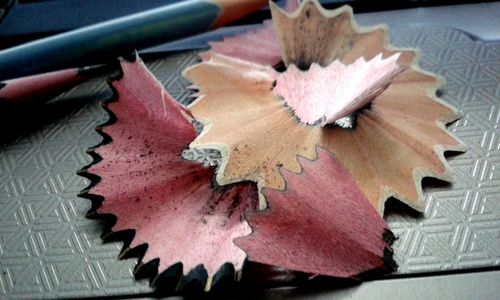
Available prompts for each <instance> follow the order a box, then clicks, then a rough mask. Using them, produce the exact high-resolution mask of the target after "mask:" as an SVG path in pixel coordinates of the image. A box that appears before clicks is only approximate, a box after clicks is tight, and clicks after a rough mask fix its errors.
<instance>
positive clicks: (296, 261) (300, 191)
mask: <svg viewBox="0 0 500 300" xmlns="http://www.w3.org/2000/svg"><path fill="white" fill-rule="evenodd" d="M317 151H318V159H317V160H315V161H310V160H307V159H304V158H299V162H300V164H301V165H302V168H303V170H302V172H301V173H300V174H296V173H292V172H289V171H286V170H284V169H282V170H281V171H282V174H283V177H284V178H285V179H286V182H287V185H286V189H285V190H284V191H281V190H275V189H263V191H262V193H263V194H264V195H265V197H266V200H267V203H268V208H267V209H266V210H265V211H262V212H256V213H248V214H247V220H248V222H249V223H250V226H251V227H252V228H253V230H254V232H253V233H252V235H250V236H247V237H243V238H240V239H237V240H236V244H237V245H238V246H240V247H241V248H242V249H243V250H245V252H246V253H247V254H248V256H249V259H250V260H251V261H256V262H259V263H264V264H270V265H277V266H281V267H284V268H288V269H291V270H296V271H302V272H306V273H312V274H320V275H329V276H335V277H352V276H355V275H357V274H359V273H361V272H364V271H369V270H373V269H377V268H380V267H382V266H384V260H386V261H391V260H392V258H391V257H390V255H389V256H387V253H385V252H387V250H386V249H389V247H390V245H388V244H387V243H386V242H385V241H384V239H383V236H386V235H387V230H388V229H387V225H386V224H385V222H384V220H383V219H382V218H381V217H380V216H379V215H378V213H377V211H376V210H375V209H374V208H373V207H372V206H371V205H370V203H369V201H368V200H367V199H366V197H365V196H364V195H363V193H362V192H361V191H360V189H359V188H358V187H357V185H356V183H355V181H354V180H353V178H352V177H351V175H350V174H349V172H348V171H347V170H346V169H345V168H344V167H343V166H342V164H341V163H340V162H339V161H338V160H337V159H336V158H335V157H334V156H333V155H331V154H330V153H328V152H327V151H326V150H323V149H322V148H320V147H318V148H317ZM389 235H390V234H389ZM389 242H391V241H389ZM389 252H390V251H389ZM384 256H385V257H384Z"/></svg>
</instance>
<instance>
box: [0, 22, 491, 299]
mask: <svg viewBox="0 0 500 300" xmlns="http://www.w3.org/2000/svg"><path fill="white" fill-rule="evenodd" d="M391 34H392V37H393V44H394V45H396V46H406V47H408V46H411V47H419V48H421V49H422V52H423V59H422V67H423V68H424V69H426V70H429V71H432V72H435V73H438V74H441V75H443V76H444V77H446V79H447V83H446V85H445V86H444V87H443V88H442V89H441V91H442V98H443V99H444V100H445V101H446V102H448V103H450V104H452V105H455V106H456V107H457V108H458V109H460V110H462V111H463V112H464V117H463V118H462V119H461V120H459V121H458V122H456V123H454V124H453V125H452V126H450V127H449V129H450V131H452V132H453V133H454V134H455V135H456V136H457V137H458V138H459V139H461V140H462V141H463V142H464V143H465V144H467V145H468V146H469V151H468V152H467V153H466V154H464V155H458V156H452V157H449V163H450V165H451V166H452V168H453V169H454V171H455V179H456V181H455V183H454V184H453V185H452V186H427V188H426V189H425V191H426V202H427V206H426V210H425V213H424V216H421V215H418V214H415V213H413V212H412V211H411V210H409V209H407V208H405V207H402V206H397V207H396V205H393V206H392V207H391V208H389V212H388V213H387V214H386V220H387V222H388V223H389V225H390V227H391V228H392V230H393V231H394V232H395V234H396V235H398V236H399V240H398V241H397V242H396V244H395V257H396V260H397V261H398V263H399V265H400V270H399V271H398V273H396V274H395V275H392V277H393V278H394V279H386V280H383V281H380V282H377V281H375V282H371V283H368V284H363V285H362V286H361V287H359V288H356V289H354V290H352V288H348V289H341V290H336V291H322V292H321V294H317V293H315V295H316V296H318V297H328V296H332V295H334V294H335V295H338V296H346V297H353V296H357V297H361V298H364V296H363V295H376V294H372V293H370V292H369V289H370V287H372V288H373V289H375V290H377V291H382V290H383V289H384V287H386V288H387V286H389V285H390V283H391V282H395V281H400V282H401V284H403V282H406V283H407V284H409V285H410V286H418V285H419V284H422V286H425V280H423V279H421V278H425V277H418V278H420V279H418V278H413V276H416V275H418V274H427V273H429V274H432V273H436V272H437V273H440V272H443V271H451V272H455V271H466V270H472V269H474V270H477V269H479V270H481V269H482V268H491V267H493V268H500V201H499V199H500V138H499V127H500V42H487V43H485V42H481V41H479V40H473V39H471V37H470V36H468V35H467V34H464V33H463V32H460V31H457V30H453V29H450V28H443V27H433V26H428V25H427V26H423V27H420V26H419V27H414V26H408V27H399V28H395V29H393V30H391ZM195 61H196V56H195V55H194V53H191V52H189V53H176V54H171V55H165V56H163V57H161V58H156V59H154V60H150V61H149V62H148V65H149V67H150V68H151V70H152V71H153V73H155V75H156V76H157V77H158V78H159V79H160V80H161V82H162V83H163V84H164V85H165V86H166V88H167V89H168V90H169V91H170V92H171V93H172V94H173V95H174V96H176V97H177V98H179V99H181V101H182V102H184V103H186V101H188V98H187V92H186V90H185V87H186V85H187V83H186V82H185V81H184V80H183V79H182V78H181V77H180V75H179V72H180V71H181V70H182V69H183V68H184V67H186V66H188V65H190V64H193V63H194V62H195ZM110 95H111V91H110V90H109V88H108V87H107V85H106V83H105V82H104V80H102V79H99V80H94V81H91V82H88V83H86V84H84V85H82V86H80V87H77V88H75V89H73V90H71V91H69V92H68V93H65V94H64V95H61V96H60V97H59V98H58V99H56V100H57V101H52V102H51V103H49V104H47V105H45V106H44V107H43V108H42V109H40V111H39V114H38V115H37V116H36V117H35V118H33V119H30V120H29V122H31V123H32V126H31V127H32V128H35V129H31V130H26V131H25V132H22V133H20V134H19V135H18V138H17V139H16V140H15V141H14V142H12V143H9V144H6V145H0V270H1V272H0V298H12V299H26V298H68V297H79V298H84V297H96V296H125V295H130V296H133V295H135V296H137V297H142V296H147V295H148V293H150V292H151V291H152V290H151V288H150V287H149V285H148V282H147V281H144V280H143V281H136V280H134V278H133V275H132V270H133V267H134V265H135V263H136V259H126V260H118V259H117V255H118V253H119V251H120V249H121V243H118V242H115V243H107V244H104V243H103V242H102V240H101V239H100V234H101V233H102V225H103V224H101V223H99V222H98V221H95V220H88V219H85V218H84V215H85V213H86V212H87V210H88V209H89V208H90V203H89V202H88V201H87V200H85V199H80V198H77V197H76V194H77V193H78V192H79V191H80V190H82V189H83V188H85V187H86V186H87V184H88V182H87V181H86V180H85V179H83V178H82V177H78V176H77V175H76V170H78V169H79V168H81V167H82V166H84V165H86V164H88V163H89V162H90V161H91V158H90V157H89V156H88V155H87V154H86V153H85V150H86V149H87V148H88V147H90V146H93V145H95V144H97V143H99V141H100V136H99V135H98V134H97V133H95V132H94V127H95V126H96V125H98V124H100V123H102V122H103V121H105V120H106V119H107V115H106V113H105V112H104V111H103V110H102V109H101V108H100V106H99V105H98V103H97V101H98V100H103V99H106V98H108V97H109V96H110ZM190 155H193V156H196V157H198V159H200V160H205V161H208V162H209V163H212V164H214V163H216V162H217V159H218V157H217V154H214V152H192V153H191V154H190ZM474 274H479V275H477V276H476V275H474ZM474 274H472V273H471V274H464V276H465V277H460V276H458V275H457V276H455V277H454V278H455V279H450V280H451V281H452V282H455V286H456V287H470V289H473V288H474V287H473V285H472V284H471V283H470V282H474V280H476V281H478V282H482V283H483V284H488V283H489V285H490V286H497V285H498V278H499V276H498V272H489V273H474ZM484 274H486V275H484ZM488 274H490V275H488ZM467 276H469V277H467ZM470 276H472V278H476V279H471V277H470ZM478 276H479V277H478ZM399 277H404V278H406V279H398V278H399ZM441 278H443V277H441ZM446 278H450V277H446ZM478 278H479V279H478ZM446 280H448V279H445V281H442V279H440V280H439V281H440V282H447V281H446ZM457 280H458V281H457ZM427 282H428V284H429V282H430V286H434V285H433V284H432V279H430V280H427ZM464 282H466V283H464ZM467 282H468V284H467ZM462 283H464V284H462ZM403 285H404V284H403ZM445 285H446V284H445ZM434 287H435V288H436V287H437V286H434ZM449 287H450V286H448V288H449ZM367 289H368V290H367ZM349 290H351V292H349ZM400 290H401V288H400ZM409 290H411V289H408V291H409ZM339 291H340V292H339ZM360 291H361V292H360ZM363 291H364V292H363ZM457 291H459V289H457ZM402 292H404V291H402ZM478 292H488V293H489V294H484V295H486V296H488V295H492V294H491V292H492V291H491V290H488V289H482V290H480V291H478ZM287 293H288V292H280V291H278V292H276V291H275V292H270V293H267V294H266V295H265V297H270V298H282V297H287V296H286V295H288V294H287ZM339 293H340V294H339ZM363 293H365V294H363ZM378 295H380V294H378ZM420 295H421V296H422V295H424V294H420ZM461 295H462V296H465V295H466V294H463V293H462V294H461ZM493 295H494V294H493ZM263 296H264V294H263ZM302 296H303V294H302ZM408 296H409V295H408ZM297 297H299V296H297Z"/></svg>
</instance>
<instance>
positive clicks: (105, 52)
mask: <svg viewBox="0 0 500 300" xmlns="http://www.w3.org/2000/svg"><path fill="white" fill-rule="evenodd" d="M267 3H268V0H186V1H181V2H179V3H175V4H171V5H167V6H163V7H160V8H155V9H151V10H148V11H144V12H139V13H136V14H133V15H129V16H125V17H121V18H117V19H113V20H110V21H106V22H102V23H98V24H95V25H91V26H86V27H82V28H79V29H76V30H72V31H68V32H65V33H61V34H57V35H54V36H51V37H47V38H43V39H40V40H36V41H33V42H29V43H26V44H22V45H19V46H15V47H12V48H9V49H6V50H3V51H0V80H5V79H11V78H16V77H21V76H26V75H32V74H37V73H42V72H47V71H54V70H58V69H62V68H68V67H75V66H82V65H90V64H96V63H103V62H106V61H107V60H109V59H110V58H114V57H117V56H120V55H122V54H127V53H129V52H131V51H134V50H135V49H141V48H146V47H150V46H154V45H157V44H160V43H164V42H168V41H172V40H175V39H178V38H181V37H187V36H190V35H193V34H195V33H199V32H204V31H207V30H210V29H212V28H216V27H218V26H222V25H224V24H227V23H229V22H232V21H234V20H237V19H239V18H241V17H243V16H245V15H247V14H249V13H251V12H254V11H256V10H258V9H260V8H261V7H262V6H264V5H266V4H267Z"/></svg>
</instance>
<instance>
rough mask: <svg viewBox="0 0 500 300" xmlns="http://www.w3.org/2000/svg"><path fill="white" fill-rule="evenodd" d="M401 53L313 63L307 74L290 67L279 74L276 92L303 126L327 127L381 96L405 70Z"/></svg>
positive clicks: (293, 66) (292, 66)
mask: <svg viewBox="0 0 500 300" xmlns="http://www.w3.org/2000/svg"><path fill="white" fill-rule="evenodd" d="M398 57H399V54H395V55H392V56H391V57H388V58H385V59H383V58H382V54H379V55H377V56H376V57H375V58H373V59H372V60H369V61H365V60H364V58H362V57H361V58H359V59H357V60H356V61H355V62H354V63H353V64H350V65H345V64H343V63H341V62H340V61H338V60H336V61H334V62H332V63H331V64H329V65H328V66H326V67H324V68H323V67H321V66H320V65H318V64H312V65H311V67H310V69H309V70H307V71H301V70H299V69H298V68H297V67H295V65H290V66H289V68H288V69H287V70H286V72H284V73H281V74H279V75H278V78H277V80H276V87H275V88H274V92H275V93H276V94H277V95H279V96H282V97H283V99H284V100H285V102H286V103H287V104H288V105H289V106H290V107H291V108H292V110H293V111H294V113H295V115H296V116H297V117H298V118H299V119H300V120H301V121H302V122H304V123H307V124H319V125H321V126H324V125H326V124H330V123H333V122H335V121H336V120H338V119H340V118H343V117H346V116H348V115H349V114H351V113H354V112H356V111H358V110H359V109H361V108H363V107H364V106H366V105H367V104H368V103H370V102H371V101H373V100H374V99H375V98H376V97H377V96H378V95H380V94H381V93H382V92H383V91H384V90H385V88H386V87H387V86H388V85H389V84H390V83H391V81H392V80H393V79H394V78H395V77H396V76H397V75H398V74H400V73H401V72H402V71H404V68H402V67H399V66H398V65H397V63H396V61H397V59H398Z"/></svg>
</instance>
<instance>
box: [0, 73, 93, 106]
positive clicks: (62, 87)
mask: <svg viewBox="0 0 500 300" xmlns="http://www.w3.org/2000/svg"><path fill="white" fill-rule="evenodd" d="M87 79H88V78H87V77H85V76H81V75H79V73H78V69H76V68H75V69H66V70H61V71H55V72H49V73H44V74H38V75H33V76H27V77H22V78H17V79H11V80H7V81H5V82H3V83H0V86H1V85H3V87H1V88H0V99H3V100H7V101H8V102H11V103H14V104H29V103H36V102H42V101H46V100H48V99H50V98H52V97H55V96H57V95H58V94H60V93H62V92H64V91H66V90H69V89H70V88H72V87H74V86H76V85H78V84H80V83H82V82H84V81H85V80H87Z"/></svg>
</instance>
